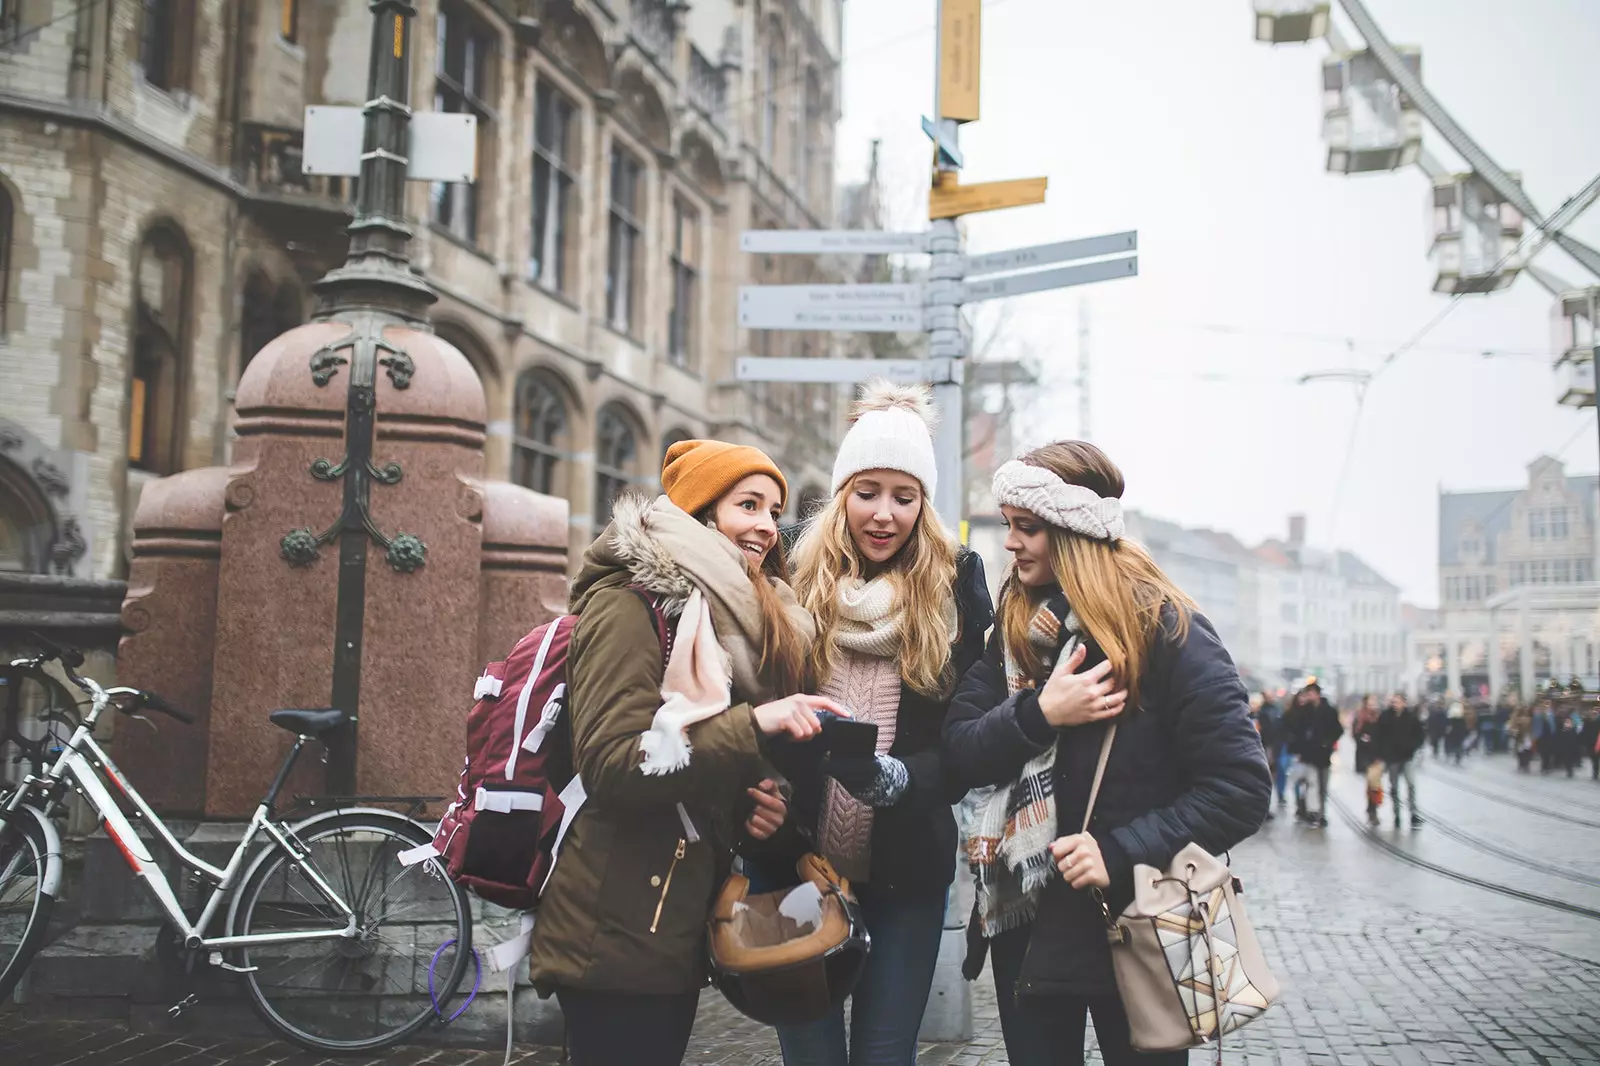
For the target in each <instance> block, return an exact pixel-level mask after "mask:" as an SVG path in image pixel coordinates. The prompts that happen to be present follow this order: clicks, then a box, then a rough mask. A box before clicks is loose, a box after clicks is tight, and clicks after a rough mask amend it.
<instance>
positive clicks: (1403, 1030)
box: [0, 756, 1600, 1066]
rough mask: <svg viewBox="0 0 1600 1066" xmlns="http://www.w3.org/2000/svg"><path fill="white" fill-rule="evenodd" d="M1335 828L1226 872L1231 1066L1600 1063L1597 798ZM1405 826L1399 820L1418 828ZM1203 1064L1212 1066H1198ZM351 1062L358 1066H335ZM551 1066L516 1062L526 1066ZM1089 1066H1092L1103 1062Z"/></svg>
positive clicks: (1485, 796) (993, 1032)
mask: <svg viewBox="0 0 1600 1066" xmlns="http://www.w3.org/2000/svg"><path fill="white" fill-rule="evenodd" d="M1332 781H1333V784H1332V788H1331V793H1332V800H1331V803H1330V806H1329V812H1328V814H1329V822H1330V824H1329V826H1328V827H1327V828H1326V829H1323V830H1314V829H1307V828H1304V827H1301V826H1297V825H1295V824H1294V823H1293V820H1292V818H1290V817H1286V816H1285V815H1287V814H1288V812H1286V811H1281V810H1280V812H1279V815H1280V816H1279V817H1278V818H1277V819H1276V820H1274V821H1272V822H1270V823H1268V825H1267V826H1266V827H1265V829H1263V831H1262V832H1261V833H1260V834H1259V835H1258V836H1257V837H1256V838H1255V839H1253V840H1251V841H1250V842H1249V843H1247V844H1246V845H1245V846H1243V847H1241V848H1240V849H1238V851H1237V852H1236V853H1235V854H1234V856H1233V858H1234V870H1235V872H1236V873H1237V874H1238V875H1239V876H1240V877H1241V878H1242V879H1243V881H1244V884H1245V889H1246V893H1247V898H1248V900H1249V902H1250V908H1251V914H1252V917H1253V918H1254V920H1255V922H1256V927H1257V930H1258V932H1259V934H1260V936H1261V938H1262V941H1263V943H1264V945H1265V947H1266V950H1267V956H1268V959H1269V961H1270V962H1271V964H1272V965H1273V967H1274V969H1275V970H1276V971H1277V973H1278V974H1279V976H1280V978H1281V979H1282V981H1283V983H1284V985H1285V991H1284V995H1283V998H1282V1000H1281V1001H1280V1003H1279V1004H1278V1006H1277V1007H1275V1008H1274V1009H1273V1010H1272V1011H1270V1012H1269V1013H1268V1014H1267V1015H1266V1016H1265V1018H1263V1019H1262V1020H1261V1021H1260V1022H1258V1023H1257V1024H1256V1025H1255V1026H1253V1027H1252V1028H1249V1029H1247V1030H1245V1031H1243V1032H1242V1033H1241V1034H1239V1035H1238V1036H1237V1037H1236V1038H1230V1040H1229V1041H1228V1042H1226V1043H1225V1046H1224V1060H1225V1061H1226V1062H1228V1063H1230V1064H1238V1066H1247V1064H1248V1066H1257V1064H1262V1066H1265V1064H1269V1063H1273V1064H1284V1066H1298V1064H1316V1066H1356V1064H1370V1066H1426V1064H1439V1066H1444V1064H1449V1063H1458V1064H1463V1066H1465V1064H1480V1063H1489V1064H1494V1063H1528V1064H1535V1063H1539V1064H1556V1063H1571V1064H1579V1063H1595V1062H1600V1024H1597V1022H1596V1019H1597V1018H1600V783H1595V782H1593V781H1590V780H1589V779H1588V774H1587V766H1585V767H1584V770H1583V771H1582V772H1581V773H1580V775H1579V776H1578V777H1576V778H1573V779H1570V780H1569V779H1568V778H1567V777H1566V776H1565V775H1564V774H1563V775H1560V776H1555V775H1551V776H1540V775H1539V774H1538V773H1537V772H1535V773H1533V774H1531V775H1528V774H1519V773H1517V771H1516V769H1515V765H1514V764H1513V763H1512V761H1511V759H1510V757H1509V756H1492V757H1484V756H1476V757H1473V758H1469V759H1468V760H1467V762H1466V764H1465V765H1463V766H1461V767H1456V766H1452V765H1447V764H1445V763H1443V762H1442V761H1438V762H1435V761H1431V760H1425V761H1424V765H1423V769H1422V772H1421V773H1420V775H1419V780H1418V785H1419V793H1420V796H1419V800H1420V807H1421V809H1422V812H1423V814H1424V816H1425V818H1426V820H1427V824H1426V825H1425V826H1424V827H1423V828H1421V829H1417V830H1413V829H1411V828H1409V827H1407V828H1403V829H1398V830H1397V829H1395V828H1394V827H1393V814H1392V808H1391V807H1390V806H1389V805H1388V804H1387V802H1386V805H1385V807H1384V809H1383V812H1382V821H1381V823H1380V828H1378V829H1369V828H1368V827H1367V825H1366V819H1365V813H1364V810H1365V800H1364V793H1363V785H1362V781H1361V779H1360V778H1359V777H1357V775H1356V774H1355V773H1354V772H1353V771H1352V770H1351V769H1350V768H1349V767H1348V766H1347V765H1346V766H1343V767H1340V766H1335V768H1334V772H1333V777H1332ZM1409 814H1410V812H1409V811H1407V812H1406V821H1407V822H1408V823H1409ZM974 1000H975V1008H976V1009H975V1019H974V1021H975V1030H976V1035H975V1038H974V1040H973V1041H972V1042H970V1043H968V1044H963V1045H927V1046H926V1047H924V1049H923V1053H922V1055H921V1056H920V1058H919V1062H921V1063H936V1064H950V1066H978V1064H984V1066H1002V1064H1004V1063H1005V1062H1006V1056H1005V1050H1004V1046H1003V1044H1002V1042H1001V1039H1000V1029H999V1022H998V1017H997V1014H996V1011H995V1006H994V996H993V990H992V987H991V986H990V984H989V977H988V974H987V973H986V974H985V975H984V976H983V977H982V978H980V980H979V982H978V985H977V987H976V988H975V989H974ZM0 1050H3V1051H4V1056H3V1058H4V1061H5V1063H6V1066H23V1064H28V1066H34V1064H39V1066H45V1064H49V1066H65V1064H67V1063H74V1064H78V1066H102V1064H104V1066H109V1064H112V1063H118V1064H122V1063H137V1064H139V1066H144V1064H150V1066H158V1064H159V1066H167V1064H178V1063H182V1064H184V1066H271V1064H282V1066H310V1064H311V1063H314V1062H318V1061H320V1060H318V1059H316V1058H315V1057H313V1056H308V1055H302V1054H298V1053H296V1052H294V1051H293V1049H290V1048H288V1047H285V1046H284V1045H281V1044H269V1043H267V1042H266V1041H265V1040H263V1039H261V1038H241V1039H237V1040H233V1041H228V1042H222V1043H219V1042H218V1041H216V1040H214V1039H200V1038H195V1037H184V1036H182V1035H178V1034H172V1035H159V1034H134V1033H130V1032H128V1031H126V1030H122V1029H117V1028H114V1027H111V1026H108V1025H107V1024H105V1023H98V1022H65V1021H42V1020H34V1019H31V1018H28V1017H27V1016H26V1015H24V1014H22V1013H20V1012H17V1011H15V1010H12V1011H9V1012H7V1013H4V1014H0ZM1192 1058H1193V1061H1194V1062H1196V1063H1199V1062H1202V1061H1210V1059H1211V1056H1210V1055H1206V1054H1202V1053H1200V1052H1195V1053H1194V1054H1193V1056H1192ZM500 1059H501V1053H500V1052H498V1051H489V1050H485V1051H481V1052H468V1051H461V1050H454V1049H450V1050H441V1049H439V1048H436V1047H429V1048H410V1049H397V1050H393V1051H390V1052H389V1053H387V1054H386V1055H384V1056H382V1057H381V1058H375V1059H372V1060H369V1061H372V1062H375V1063H384V1064H385V1066H401V1064H413V1063H424V1062H426V1063H431V1064H434V1066H467V1064H469V1063H471V1064H474V1066H489V1064H492V1063H497V1062H499V1061H500ZM340 1061H343V1062H354V1061H360V1060H353V1059H347V1060H340ZM515 1061H518V1062H521V1063H524V1064H529V1066H531V1064H536V1063H537V1064H545V1063H552V1064H553V1063H557V1062H559V1061H560V1052H559V1050H557V1049H550V1048H524V1049H521V1050H520V1052H519V1057H518V1058H517V1059H516V1060H515ZM781 1061H782V1060H781V1057H780V1056H779V1055H778V1052H777V1046H776V1041H775V1040H774V1039H773V1037H772V1035H771V1033H770V1031H769V1030H766V1029H764V1028H763V1027H761V1026H758V1025H755V1024H754V1023H751V1022H749V1021H747V1020H745V1019H744V1018H742V1017H740V1016H739V1015H737V1014H735V1013H734V1012H733V1011H732V1010H730V1009H729V1008H728V1007H727V1006H726V1005H725V1004H724V1003H723V1002H722V1000H721V998H720V997H719V996H717V995H716V994H715V993H714V992H708V993H707V994H706V996H705V997H704V999H703V1000H702V1005H701V1016H700V1024H699V1025H698V1026H697V1029H696V1033H695V1039H694V1043H693V1045H692V1047H691V1050H690V1054H689V1056H688V1058H687V1059H686V1062H688V1063H691V1064H694V1066H712V1064H717V1066H768V1064H774V1066H775V1064H777V1063H780V1062H781ZM1091 1061H1098V1059H1097V1058H1095V1057H1091Z"/></svg>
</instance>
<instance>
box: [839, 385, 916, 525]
mask: <svg viewBox="0 0 1600 1066" xmlns="http://www.w3.org/2000/svg"><path fill="white" fill-rule="evenodd" d="M933 419H934V408H933V401H932V399H931V398H930V397H929V395H928V390H927V389H926V388H920V387H904V386H895V385H891V384H889V383H888V382H873V383H871V384H869V385H867V387H866V388H865V389H864V390H863V391H862V396H861V399H860V400H858V401H857V403H856V405H855V419H854V421H855V424H854V425H852V426H851V427H850V430H849V432H847V433H846V434H845V435H844V440H843V441H842V442H841V443H840V445H839V456H838V458H837V459H835V460H834V462H833V491H834V492H838V491H839V490H840V489H841V488H843V487H844V486H845V484H846V483H847V482H849V480H850V479H851V478H852V477H855V476H856V475H857V474H859V473H861V472H862V471H864V470H899V471H902V472H904V473H907V474H910V475H911V476H912V477H914V478H916V479H917V480H918V481H920V482H922V491H923V494H924V495H925V496H927V497H929V498H931V497H932V496H933V495H934V493H935V492H936V491H937V490H938V486H939V466H938V463H937V461H936V460H935V459H934V456H933V432H932V429H931V423H932V422H933Z"/></svg>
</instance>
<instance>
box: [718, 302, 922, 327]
mask: <svg viewBox="0 0 1600 1066" xmlns="http://www.w3.org/2000/svg"><path fill="white" fill-rule="evenodd" d="M739 325H740V326H742V327H744V328H745V329H818V330H837V331H842V332H849V333H904V332H913V331H919V330H921V329H922V308H921V307H920V306H913V307H904V308H898V309H896V308H887V307H877V308H853V307H835V308H827V307H824V308H820V309H818V308H810V307H806V306H804V305H796V304H787V305H781V304H780V305H771V304H768V305H762V304H759V303H758V304H757V305H755V306H741V307H740V308H739Z"/></svg>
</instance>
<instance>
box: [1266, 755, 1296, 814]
mask: <svg viewBox="0 0 1600 1066" xmlns="http://www.w3.org/2000/svg"><path fill="white" fill-rule="evenodd" d="M1271 763H1272V766H1271V770H1272V787H1273V788H1275V789H1277V790H1278V802H1279V803H1282V802H1283V801H1284V799H1283V794H1284V789H1285V788H1287V787H1288V784H1289V768H1290V767H1291V766H1292V765H1293V763H1294V756H1293V755H1290V754H1289V745H1287V744H1281V745H1279V746H1278V750H1277V751H1276V752H1275V753H1274V754H1273V755H1272V757H1271Z"/></svg>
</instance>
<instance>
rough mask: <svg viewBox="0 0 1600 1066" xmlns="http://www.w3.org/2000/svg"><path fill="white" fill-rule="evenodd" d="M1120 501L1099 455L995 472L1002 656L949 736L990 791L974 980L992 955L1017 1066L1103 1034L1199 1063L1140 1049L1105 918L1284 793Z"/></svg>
mask: <svg viewBox="0 0 1600 1066" xmlns="http://www.w3.org/2000/svg"><path fill="white" fill-rule="evenodd" d="M1122 488H1123V485H1122V473H1121V471H1119V470H1118V469H1117V468H1116V466H1115V465H1114V464H1113V463H1112V462H1111V460H1110V459H1108V458H1106V456H1105V454H1104V453H1103V452H1101V451H1100V449H1098V448H1096V447H1095V446H1094V445H1092V444H1086V443H1084V442H1082V441H1063V442H1058V443H1055V444H1049V445H1045V446H1044V447H1042V448H1038V449H1035V450H1034V451H1032V452H1029V453H1028V454H1027V455H1025V456H1023V457H1022V459H1021V460H1019V461H1013V462H1009V463H1006V464H1005V465H1004V466H1002V467H1001V468H1000V470H999V471H998V472H997V473H996V475H995V479H994V493H995V499H996V501H997V502H998V503H999V505H1000V512H1001V514H1002V515H1004V517H1005V520H1006V525H1007V527H1008V534H1007V536H1006V550H1007V551H1009V552H1011V555H1012V567H1011V570H1010V573H1009V574H1008V575H1007V577H1006V581H1005V584H1004V586H1003V587H1002V589H1001V593H1000V619H999V622H998V624H997V626H996V629H997V633H996V637H997V638H998V639H996V640H993V641H991V642H990V645H989V652H988V654H987V655H985V657H984V659H983V660H982V661H980V662H979V663H978V664H977V665H976V666H974V667H973V668H972V670H970V671H969V672H968V673H967V675H966V677H965V679H964V680H963V681H962V683H961V687H960V689H959V690H958V691H957V693H956V696H955V699H954V700H953V702H952V704H951V708H950V715H949V718H948V719H947V720H946V722H945V731H944V739H945V749H944V750H945V769H946V771H947V772H949V773H951V774H952V775H953V776H954V777H955V779H956V782H957V783H958V784H959V785H961V786H963V787H968V788H972V789H975V790H976V791H974V792H973V794H972V796H971V797H970V798H969V802H968V804H967V807H966V810H967V811H968V812H969V817H968V819H967V820H968V825H967V826H966V829H967V836H968V840H967V854H968V856H969V858H970V859H971V861H972V864H973V869H974V872H975V875H976V881H977V901H976V907H975V909H974V917H973V921H974V928H973V929H972V930H970V932H969V938H968V939H969V943H972V944H976V945H979V946H980V947H979V949H978V950H977V951H976V952H975V953H974V954H973V956H972V957H969V959H968V968H967V970H968V973H969V974H971V973H975V972H976V967H981V965H982V949H983V948H988V947H992V949H993V962H994V981H995V990H996V993H997V995H998V998H999V1004H1000V1021H1001V1028H1002V1030H1003V1031H1004V1034H1005V1040H1006V1049H1007V1053H1008V1057H1009V1061H1010V1062H1011V1064H1012V1066H1059V1064H1063V1063H1073V1064H1081V1063H1082V1062H1083V1045H1084V1027H1085V1024H1086V1020H1087V1018H1088V1017H1089V1016H1092V1017H1093V1019H1094V1027H1095V1034H1096V1036H1097V1037H1098V1038H1099V1045H1100V1051H1101V1054H1102V1055H1103V1056H1104V1058H1105V1062H1106V1066H1123V1064H1133V1063H1138V1064H1139V1066H1164V1064H1165V1066H1176V1064H1178V1063H1183V1062H1187V1061H1188V1054H1187V1052H1182V1051H1180V1052H1175V1053H1170V1054H1137V1055H1136V1054H1135V1053H1134V1052H1133V1051H1132V1050H1131V1048H1130V1045H1129V1034H1128V1018H1127V1013H1126V1011H1125V1010H1124V1009H1123V1006H1122V1002H1121V999H1120V997H1119V994H1118V991H1117V985H1116V982H1115V978H1114V976H1113V974H1112V969H1111V956H1110V951H1111V948H1110V947H1109V945H1108V942H1107V938H1106V914H1107V913H1109V914H1110V915H1112V916H1115V915H1117V914H1119V913H1121V911H1122V910H1123V908H1124V907H1126V906H1127V904H1128V903H1129V902H1130V900H1131V899H1132V898H1133V870H1134V866H1135V865H1136V864H1147V865H1150V866H1154V867H1156V868H1158V869H1165V868H1166V867H1167V865H1168V864H1169V863H1170V862H1171V860H1172V857H1173V856H1174V855H1176V854H1177V853H1178V851H1179V850H1181V849H1182V848H1183V847H1184V846H1185V845H1187V844H1188V843H1190V842H1191V841H1192V842H1195V843H1198V844H1200V845H1201V846H1202V847H1204V848H1205V849H1206V850H1208V851H1211V852H1212V853H1213V854H1221V853H1222V852H1224V851H1226V850H1227V849H1229V848H1231V847H1233V846H1234V845H1235V844H1237V843H1239V842H1240V841H1241V840H1243V839H1244V838H1245V837H1247V836H1249V835H1250V834H1252V833H1254V832H1255V831H1256V829H1257V828H1259V827H1260V825H1261V823H1262V821H1263V820H1264V819H1265V817H1266V814H1267V806H1268V800H1269V797H1270V794H1271V789H1272V779H1271V776H1270V775H1269V774H1268V772H1267V763H1266V758H1265V756H1264V755H1263V754H1262V750H1261V742H1260V740H1259V738H1258V737H1257V735H1256V732H1255V728H1254V726H1252V725H1251V723H1250V708H1249V702H1248V697H1247V695H1246V693H1245V689H1244V685H1243V684H1242V683H1241V682H1240V680H1239V672H1238V670H1237V669H1235V667H1234V665H1233V661H1232V660H1231V659H1230V658H1229V657H1228V653H1227V652H1226V651H1225V650H1224V649H1223V647H1222V644H1221V642H1220V641H1219V640H1218V639H1217V634H1216V631H1215V630H1213V629H1212V628H1211V624H1210V623H1209V622H1208V621H1206V619H1205V617H1204V616H1202V615H1201V614H1200V613H1199V612H1198V611H1197V610H1196V609H1195V606H1194V604H1193V603H1192V602H1191V601H1190V600H1189V598H1188V597H1187V596H1185V595H1184V594H1183V592H1182V590H1180V589H1179V588H1178V587H1177V586H1176V585H1174V584H1173V583H1172V581H1171V580H1170V579H1168V577H1167V576H1166V575H1165V574H1163V573H1162V572H1161V570H1160V568H1159V567H1157V566H1156V564H1155V563H1154V562H1153V561H1152V560H1151V559H1150V556H1149V555H1148V554H1147V553H1146V552H1145V550H1144V549H1143V548H1141V547H1140V546H1139V545H1138V544H1135V543H1134V542H1132V541H1130V540H1128V539H1126V537H1125V536H1124V533H1125V530H1124V523H1123V516H1122V499H1121V497H1122ZM1113 726H1114V727H1115V728H1116V730H1117V732H1116V734H1115V736H1114V738H1113V742H1112V746H1111V752H1110V758H1109V761H1108V762H1107V764H1106V771H1105V777H1104V780H1103V782H1102V784H1101V788H1100V793H1099V796H1098V799H1097V801H1096V803H1095V806H1094V810H1093V817H1092V819H1090V820H1089V821H1088V825H1087V830H1086V831H1085V824H1084V823H1085V816H1086V813H1087V812H1088V811H1089V792H1090V788H1091V785H1092V782H1093V779H1094V774H1095V767H1096V764H1097V763H1098V761H1099V754H1100V749H1101V746H1102V741H1103V740H1104V738H1105V736H1106V732H1107V730H1108V729H1109V728H1111V727H1113ZM1102 900H1103V901H1104V904H1105V907H1106V911H1102V909H1101V901H1102Z"/></svg>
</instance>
